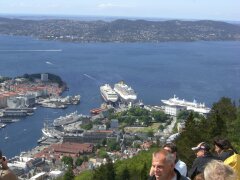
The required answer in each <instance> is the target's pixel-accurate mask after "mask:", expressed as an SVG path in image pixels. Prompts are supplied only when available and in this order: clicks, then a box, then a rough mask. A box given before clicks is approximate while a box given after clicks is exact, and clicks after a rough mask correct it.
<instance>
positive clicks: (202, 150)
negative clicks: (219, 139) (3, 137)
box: [192, 142, 210, 157]
mask: <svg viewBox="0 0 240 180" xmlns="http://www.w3.org/2000/svg"><path fill="white" fill-rule="evenodd" d="M192 150H193V151H195V154H196V156H197V157H203V156H205V155H206V154H208V153H210V146H209V145H208V144H207V143H205V142H201V143H199V144H198V145H197V146H196V147H192Z"/></svg>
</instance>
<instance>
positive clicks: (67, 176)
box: [63, 167, 74, 180]
mask: <svg viewBox="0 0 240 180" xmlns="http://www.w3.org/2000/svg"><path fill="white" fill-rule="evenodd" d="M63 179H64V180H73V179H74V173H73V170H72V167H68V170H67V171H66V173H65V174H64V176H63Z"/></svg>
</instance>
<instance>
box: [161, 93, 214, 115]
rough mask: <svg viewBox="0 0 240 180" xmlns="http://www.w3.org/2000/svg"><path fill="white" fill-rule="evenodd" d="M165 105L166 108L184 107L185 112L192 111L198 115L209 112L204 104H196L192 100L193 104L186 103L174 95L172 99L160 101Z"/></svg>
mask: <svg viewBox="0 0 240 180" xmlns="http://www.w3.org/2000/svg"><path fill="white" fill-rule="evenodd" d="M161 101H162V102H163V103H164V104H165V105H168V106H181V107H185V108H186V109H187V110H192V111H194V112H198V113H200V114H207V113H209V112H210V110H211V109H210V108H208V107H206V106H205V104H204V103H197V102H196V100H193V102H190V101H186V100H185V99H182V100H181V99H179V98H178V97H176V95H174V97H173V98H170V99H168V100H161Z"/></svg>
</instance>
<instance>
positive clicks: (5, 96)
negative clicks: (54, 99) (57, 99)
mask: <svg viewBox="0 0 240 180" xmlns="http://www.w3.org/2000/svg"><path fill="white" fill-rule="evenodd" d="M62 91H63V89H62V88H61V87H59V85H58V84H57V83H52V82H48V74H41V79H38V80H35V81H29V80H28V79H26V78H15V79H10V80H6V81H4V82H2V83H1V84H0V108H7V107H8V108H23V107H33V106H34V105H35V102H36V101H35V100H36V98H39V97H44V96H48V95H55V96H59V95H60V94H61V93H62Z"/></svg>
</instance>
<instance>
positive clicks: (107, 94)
mask: <svg viewBox="0 0 240 180" xmlns="http://www.w3.org/2000/svg"><path fill="white" fill-rule="evenodd" d="M100 92H101V95H102V97H103V99H104V100H105V101H106V102H113V103H114V102H116V101H117V100H118V95H117V93H116V92H115V91H114V90H113V89H112V88H111V86H110V85H109V84H104V85H103V86H101V87H100Z"/></svg>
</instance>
